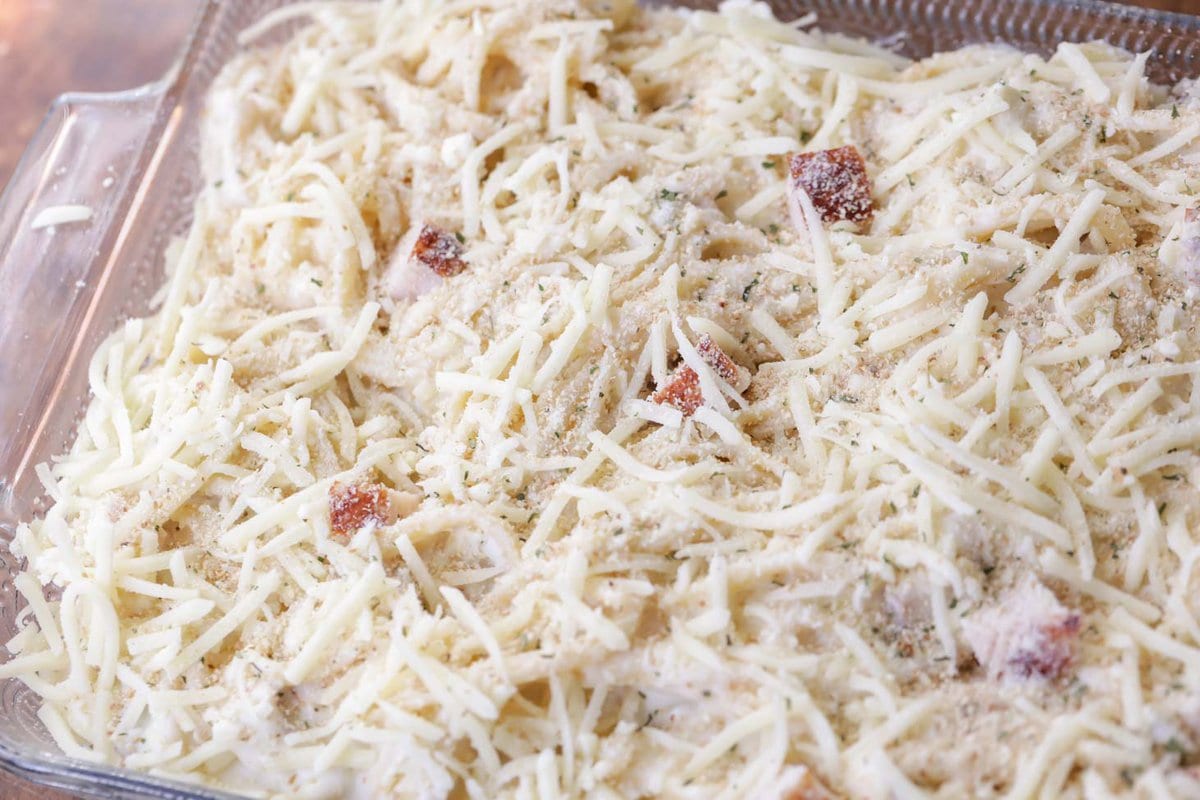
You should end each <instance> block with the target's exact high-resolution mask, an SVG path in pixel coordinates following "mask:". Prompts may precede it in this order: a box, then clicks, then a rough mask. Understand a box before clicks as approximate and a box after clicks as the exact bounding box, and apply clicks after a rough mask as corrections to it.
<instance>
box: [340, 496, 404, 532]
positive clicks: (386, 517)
mask: <svg viewBox="0 0 1200 800" xmlns="http://www.w3.org/2000/svg"><path fill="white" fill-rule="evenodd" d="M393 519H394V514H393V512H392V508H391V501H390V499H389V497H388V491H387V488H386V487H384V486H380V485H379V484H374V483H372V484H366V485H363V486H359V485H353V484H352V485H347V484H344V483H334V484H333V485H332V486H330V487H329V527H330V528H332V529H333V532H334V534H335V535H337V536H351V535H353V534H354V533H355V532H356V531H358V530H359V529H360V528H362V527H363V526H365V525H366V524H367V523H369V522H374V523H375V524H376V525H386V524H388V523H390V522H392V521H393Z"/></svg>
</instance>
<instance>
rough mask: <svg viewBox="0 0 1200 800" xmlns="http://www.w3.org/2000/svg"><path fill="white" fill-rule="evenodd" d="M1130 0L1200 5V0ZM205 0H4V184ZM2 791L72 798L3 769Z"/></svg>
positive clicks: (173, 44)
mask: <svg viewBox="0 0 1200 800" xmlns="http://www.w3.org/2000/svg"><path fill="white" fill-rule="evenodd" d="M1123 1H1124V2H1127V3H1129V4H1131V5H1143V6H1148V7H1151V8H1161V9H1167V10H1171V11H1184V12H1191V13H1200V0H1123ZM199 2H200V0H0V97H2V98H3V100H2V102H0V186H2V185H3V184H5V183H7V181H8V178H9V176H10V175H11V174H12V170H13V167H14V166H15V165H16V163H17V159H18V158H20V155H21V152H22V150H23V149H24V147H25V143H26V142H27V141H28V140H29V138H30V137H31V136H32V135H33V132H34V131H35V130H36V129H37V126H38V123H40V122H41V120H42V117H43V116H44V115H45V113H46V109H47V107H48V106H49V105H50V103H51V101H52V100H53V99H54V98H55V97H56V96H57V95H59V94H60V93H62V92H65V91H114V90H119V89H127V88H130V87H133V86H137V85H140V84H142V83H146V82H147V81H151V80H154V79H155V78H157V77H159V76H160V75H162V74H163V73H164V72H165V71H166V69H167V68H168V67H169V66H170V64H171V61H172V59H173V58H174V57H175V55H176V54H177V53H178V52H179V49H180V47H181V46H182V44H183V41H184V39H185V38H186V36H187V32H188V29H189V26H190V24H191V21H192V17H193V15H194V13H195V11H196V8H197V7H198V6H199ZM147 31H154V32H155V33H154V35H151V36H148V35H146V32H147ZM0 798H2V800H70V798H69V796H68V795H65V794H62V793H60V792H56V791H53V790H48V789H45V788H41V787H35V786H33V785H32V784H29V783H26V782H24V781H22V780H20V779H18V778H14V777H12V776H9V775H7V774H4V773H0Z"/></svg>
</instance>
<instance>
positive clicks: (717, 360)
mask: <svg viewBox="0 0 1200 800" xmlns="http://www.w3.org/2000/svg"><path fill="white" fill-rule="evenodd" d="M696 352H698V353H699V354H700V357H701V358H703V359H704V363H705V364H708V366H709V367H711V368H712V371H713V372H715V373H716V374H717V377H719V378H720V379H721V380H723V381H725V382H726V383H728V384H729V385H730V386H732V387H733V388H734V389H735V390H736V391H738V392H744V391H746V389H748V388H750V370H748V369H746V368H745V367H741V366H738V364H737V362H736V361H734V360H733V359H732V358H730V357H729V356H727V355H725V351H724V350H722V349H721V347H720V345H718V344H717V343H716V342H714V341H713V340H712V337H711V336H709V335H708V334H707V333H706V334H704V335H703V336H701V337H700V341H698V342H696Z"/></svg>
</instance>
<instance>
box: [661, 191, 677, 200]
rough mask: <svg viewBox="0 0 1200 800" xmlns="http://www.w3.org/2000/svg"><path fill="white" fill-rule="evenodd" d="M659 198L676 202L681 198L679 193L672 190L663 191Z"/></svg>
mask: <svg viewBox="0 0 1200 800" xmlns="http://www.w3.org/2000/svg"><path fill="white" fill-rule="evenodd" d="M658 196H659V198H661V199H663V200H676V199H678V198H679V192H672V191H671V190H670V189H663V190H662V191H661V192H659V194H658Z"/></svg>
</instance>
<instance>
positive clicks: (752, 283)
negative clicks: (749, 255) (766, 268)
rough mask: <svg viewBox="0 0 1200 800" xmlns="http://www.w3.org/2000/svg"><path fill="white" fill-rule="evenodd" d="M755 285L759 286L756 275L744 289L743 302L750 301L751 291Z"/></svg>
mask: <svg viewBox="0 0 1200 800" xmlns="http://www.w3.org/2000/svg"><path fill="white" fill-rule="evenodd" d="M755 286H758V277H757V276H755V278H754V280H752V281H750V282H749V283H748V284H746V288H744V289H742V302H744V303H747V302H749V301H750V292H752V291H754V287H755Z"/></svg>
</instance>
